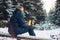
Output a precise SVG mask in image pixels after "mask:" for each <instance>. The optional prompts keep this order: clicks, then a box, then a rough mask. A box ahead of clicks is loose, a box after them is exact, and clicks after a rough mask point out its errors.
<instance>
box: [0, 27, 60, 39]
mask: <svg viewBox="0 0 60 40" xmlns="http://www.w3.org/2000/svg"><path fill="white" fill-rule="evenodd" d="M34 32H35V34H36V37H37V38H38V37H39V38H43V39H52V37H51V36H52V35H58V36H57V37H58V38H60V28H57V29H52V30H36V29H35V30H34ZM1 33H6V34H9V32H8V28H7V27H5V28H0V34H1ZM18 36H19V35H18ZM22 36H30V35H29V33H28V32H27V33H24V34H22ZM0 38H1V37H0ZM8 39H9V38H8Z"/></svg>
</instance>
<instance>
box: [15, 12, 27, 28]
mask: <svg viewBox="0 0 60 40" xmlns="http://www.w3.org/2000/svg"><path fill="white" fill-rule="evenodd" d="M14 13H15V16H16V18H17V20H18V21H19V23H20V25H21V27H24V28H27V25H26V23H25V20H24V17H23V15H22V14H20V12H19V11H16V12H14Z"/></svg>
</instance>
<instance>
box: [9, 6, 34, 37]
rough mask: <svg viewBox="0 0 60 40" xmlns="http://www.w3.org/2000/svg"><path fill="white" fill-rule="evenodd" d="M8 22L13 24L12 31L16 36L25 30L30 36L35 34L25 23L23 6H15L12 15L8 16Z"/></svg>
mask: <svg viewBox="0 0 60 40" xmlns="http://www.w3.org/2000/svg"><path fill="white" fill-rule="evenodd" d="M10 23H12V24H13V28H14V33H15V35H16V36H17V35H18V34H23V33H26V32H29V35H31V36H35V33H34V31H33V28H32V26H30V25H27V23H26V22H25V13H24V7H22V6H18V7H16V10H15V11H14V12H13V16H12V17H11V18H10Z"/></svg>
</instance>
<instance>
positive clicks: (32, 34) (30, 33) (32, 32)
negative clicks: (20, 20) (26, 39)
mask: <svg viewBox="0 0 60 40" xmlns="http://www.w3.org/2000/svg"><path fill="white" fill-rule="evenodd" d="M28 32H29V35H31V36H35V33H34V31H33V27H32V26H30V27H29V29H28Z"/></svg>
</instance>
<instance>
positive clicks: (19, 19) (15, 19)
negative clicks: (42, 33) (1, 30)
mask: <svg viewBox="0 0 60 40" xmlns="http://www.w3.org/2000/svg"><path fill="white" fill-rule="evenodd" d="M10 22H11V23H12V24H13V27H14V28H15V29H16V28H19V27H20V28H27V25H26V23H25V19H24V16H23V14H22V13H21V12H20V11H19V10H18V9H16V10H15V11H14V12H13V16H12V17H11V18H10Z"/></svg>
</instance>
